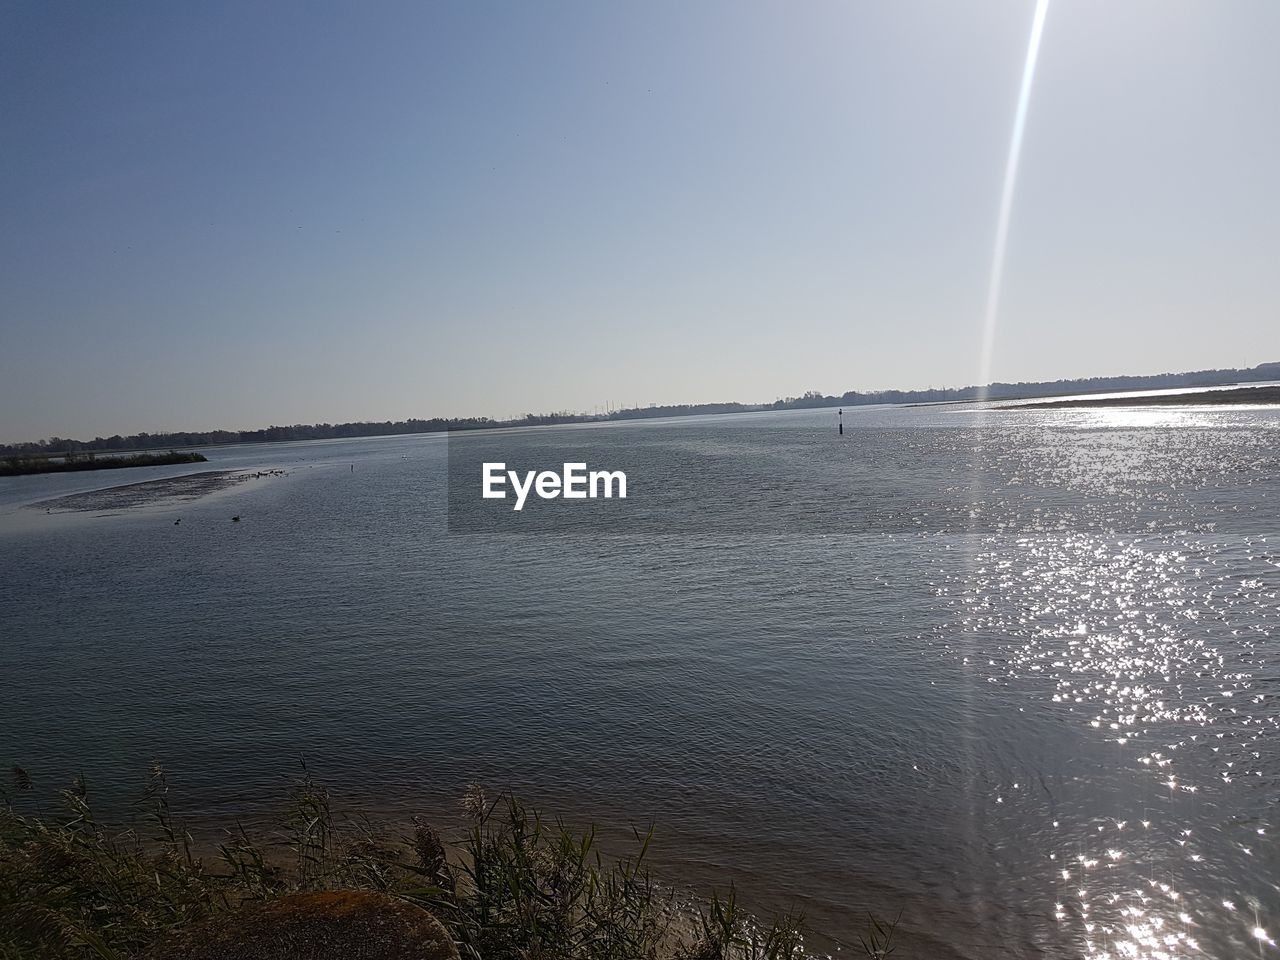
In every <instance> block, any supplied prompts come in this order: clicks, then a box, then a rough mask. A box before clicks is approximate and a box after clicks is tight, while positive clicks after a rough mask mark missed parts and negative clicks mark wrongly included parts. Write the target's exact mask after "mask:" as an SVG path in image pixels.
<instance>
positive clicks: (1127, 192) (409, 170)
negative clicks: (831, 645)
mask: <svg viewBox="0 0 1280 960" xmlns="http://www.w3.org/2000/svg"><path fill="white" fill-rule="evenodd" d="M1031 15H1032V3H1031V2H1029V0H1027V2H1021V0H1020V2H1012V0H1010V2H1000V0H983V2H974V3H958V2H954V0H938V2H933V3H924V2H910V0H908V2H903V0H892V2H890V0H884V2H875V3H873V2H854V0H845V2H839V3H821V2H809V3H804V4H791V3H782V2H777V3H768V4H762V3H752V2H723V3H721V2H698V3H688V2H684V0H681V2H654V0H645V2H643V3H631V4H625V5H624V4H621V3H616V4H615V3H588V2H578V3H562V2H548V3H510V4H499V3H462V2H458V3H449V4H431V3H424V2H414V3H406V4H395V3H374V4H365V3H350V4H331V3H306V4H302V3H298V4H293V3H287V2H271V3H244V4H238V3H203V4H195V3H168V2H166V3H94V2H88V0H84V2H80V3H58V2H48V0H40V2H31V3H24V2H13V0H11V2H8V3H5V4H4V5H3V6H0V124H2V127H0V144H2V146H0V223H3V229H2V230H0V311H2V313H0V338H2V339H0V440H20V439H35V438H39V437H43V436H49V435H51V434H58V435H61V436H76V437H83V436H91V435H93V434H98V433H106V434H110V433H115V432H123V433H128V432H133V431H136V430H140V429H149V430H159V429H179V428H205V427H217V426H222V427H230V428H249V427H257V426H263V425H266V424H268V423H292V422H312V421H320V420H330V421H335V420H353V419H366V418H369V419H373V418H376V419H384V418H396V419H399V418H403V417H407V416H432V415H493V416H506V415H510V414H516V413H523V412H526V411H535V410H549V409H576V410H581V409H590V408H592V407H594V406H596V405H597V404H603V403H604V402H606V401H612V402H614V403H625V404H630V403H634V402H641V403H649V402H673V401H691V402H698V401H712V400H721V399H739V400H748V401H749V400H772V399H774V398H776V397H778V396H780V395H785V394H797V393H800V392H802V391H804V390H806V389H819V390H822V391H823V392H843V391H845V390H848V389H873V388H881V387H925V386H930V385H935V386H943V385H960V384H965V383H969V382H972V381H973V380H974V379H975V377H976V376H977V371H978V369H979V366H980V357H979V355H978V354H979V352H980V340H981V331H982V319H983V318H982V314H983V302H984V297H985V293H986V282H987V273H988V269H989V260H990V256H991V246H992V239H993V235H994V232H995V219H996V211H997V205H998V203H999V195H1000V188H1001V179H1002V176H1003V170H1004V160H1005V152H1006V150H1007V149H1008V141H1009V131H1010V126H1011V124H1012V119H1013V110H1014V105H1015V101H1016V97H1017V88H1018V82H1019V79H1020V73H1021V69H1022V62H1023V57H1024V55H1025V47H1026V41H1027V35H1028V30H1029V26H1030V23H1031ZM1277 38H1280V3H1275V2H1274V0H1252V2H1249V0H1237V2H1231V3H1224V2H1221V0H1204V2H1197V3H1192V2H1175V0H1150V2H1123V3H1116V2H1114V0H1096V2H1089V0H1069V2H1068V0H1058V2H1056V3H1054V5H1053V6H1051V8H1050V11H1049V16H1048V22H1047V26H1046V29H1045V34H1044V45H1043V49H1042V52H1041V57H1040V68H1039V73H1038V75H1037V77H1036V84H1035V88H1034V92H1033V94H1032V97H1031V108H1030V117H1029V122H1028V126H1027V132H1026V142H1025V148H1024V153H1023V157H1022V168H1021V176H1020V179H1019V181H1018V190H1017V195H1016V198H1015V202H1014V209H1013V219H1012V223H1011V227H1010V235H1009V260H1008V265H1007V268H1006V273H1005V293H1004V298H1003V303H1002V315H1001V318H1000V324H999V328H998V331H997V335H996V341H995V353H994V357H993V376H994V377H995V378H997V379H1015V380H1016V379H1044V378H1056V377H1072V376H1080V375H1092V374H1117V373H1143V372H1158V371H1163V370H1171V369H1194V368H1203V367H1213V366H1240V365H1243V364H1246V363H1248V364H1254V363H1259V362H1262V361H1271V360H1280V188H1278V187H1277V176H1278V175H1280V174H1278V173H1277V171H1280V107H1278V106H1277V104H1278V103H1280V56H1277V53H1276V51H1277Z"/></svg>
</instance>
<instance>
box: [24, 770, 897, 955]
mask: <svg viewBox="0 0 1280 960" xmlns="http://www.w3.org/2000/svg"><path fill="white" fill-rule="evenodd" d="M16 773H17V774H18V775H19V786H20V787H23V786H29V782H27V781H25V774H22V773H21V771H16ZM289 799H290V803H289V807H288V810H287V812H286V813H285V814H284V815H283V817H282V818H281V820H280V822H279V823H278V824H277V825H276V828H275V829H274V831H273V832H272V834H271V836H270V837H269V838H267V839H260V838H256V837H251V836H250V834H249V833H248V832H247V831H246V830H245V829H244V828H243V827H237V829H235V830H234V831H232V832H230V833H228V835H227V836H226V838H225V839H224V841H223V842H222V843H221V844H220V845H219V847H218V853H217V856H216V857H213V858H212V860H211V862H206V861H205V860H204V859H203V858H202V857H200V856H198V855H197V854H196V852H195V846H194V844H193V842H192V839H191V836H190V835H189V834H188V833H187V832H186V831H185V830H184V829H183V828H182V827H181V826H180V825H179V824H178V823H177V822H176V821H175V819H174V817H173V816H172V814H171V812H170V809H169V800H168V785H167V783H166V781H165V777H164V773H163V771H161V770H160V769H159V768H156V769H155V770H154V771H153V773H152V776H151V779H150V781H149V783H148V786H147V789H146V793H145V797H144V802H143V810H144V823H145V829H141V830H126V831H116V830H111V829H109V828H107V827H106V826H104V825H103V824H101V823H100V822H99V821H98V820H96V819H95V818H94V815H93V812H92V809H91V807H90V804H89V799H88V792H87V789H86V788H85V785H84V784H83V783H77V784H76V785H75V786H74V787H73V788H72V789H71V790H69V791H67V792H66V793H65V794H64V795H63V798H62V801H63V805H64V808H65V813H64V815H63V816H61V817H59V818H56V819H48V818H37V817H29V816H21V815H19V814H18V813H16V812H15V811H14V809H13V808H12V806H10V805H8V804H6V806H5V807H4V808H3V809H0V958H2V960H33V958H36V957H40V958H46V957H67V958H89V957H95V958H99V960H124V958H129V957H136V956H138V955H140V954H141V953H142V952H143V951H145V950H146V949H147V948H148V947H149V946H150V945H151V944H153V943H155V942H156V941H157V940H158V939H160V938H162V937H163V936H164V935H165V934H166V933H168V932H170V931H173V930H176V929H179V928H181V927H183V926H185V925H187V924H190V923H192V922H194V921H197V920H200V919H203V918H205V917H208V916H210V915H214V914H217V913H221V912H224V911H228V910H232V909H234V908H236V907H237V906H239V905H240V904H242V903H246V902H251V901H263V900H270V899H273V898H275V897H280V896H283V895H286V894H290V893H297V892H304V891H308V892H309V891H318V890H335V889H342V890H351V889H356V890H374V891H379V892H384V893H388V894H392V895H395V896H399V897H402V898H404V899H406V900H409V901H411V902H414V903H418V904H420V905H422V906H423V907H426V908H427V909H429V910H430V911H431V912H432V913H434V914H435V915H436V916H437V917H438V918H439V919H440V920H441V922H443V923H444V924H445V926H446V927H447V928H448V930H449V931H450V933H451V934H452V936H453V938H454V940H455V942H456V943H457V944H458V948H459V950H460V952H461V953H462V956H463V958H464V960H508V958H510V960H731V958H732V960H799V958H801V957H804V956H806V955H807V954H806V952H805V948H804V932H803V921H802V918H800V917H798V916H793V915H785V916H782V917H779V918H776V919H774V920H772V921H770V922H768V923H758V922H756V921H754V920H753V919H752V918H750V917H748V916H747V915H746V914H745V913H744V912H743V911H742V910H740V909H739V907H738V904H737V902H736V899H735V897H734V895H733V892H732V890H731V891H730V892H729V894H728V896H727V897H724V898H721V897H719V896H714V895H713V896H712V897H711V898H710V899H709V900H707V901H705V902H701V903H692V904H691V903H685V902H680V901H678V900H677V898H676V895H675V893H674V892H673V891H671V890H670V889H666V888H662V887H660V886H659V885H658V884H656V883H655V882H654V881H653V879H652V878H651V877H650V875H649V872H648V869H647V867H646V857H647V854H648V851H649V845H650V839H651V835H637V837H636V842H637V846H636V850H635V852H634V854H633V855H632V856H630V857H628V858H624V859H621V860H609V859H606V858H605V857H604V856H603V855H602V854H601V852H600V851H599V850H598V849H597V846H596V842H595V835H594V832H593V831H587V832H585V833H575V832H573V831H571V830H569V829H567V828H566V827H565V826H563V825H562V824H560V823H558V822H556V823H548V822H547V821H545V820H543V819H542V818H541V817H540V816H539V815H538V814H537V813H536V812H534V811H532V810H530V809H528V808H527V807H526V806H524V805H523V804H522V803H521V802H520V801H519V800H517V799H515V798H514V797H510V796H505V795H504V796H500V797H498V798H496V799H494V800H491V801H490V800H487V799H486V798H485V797H484V795H483V794H482V793H481V792H480V791H479V790H478V789H476V788H473V790H472V791H471V792H470V793H469V794H468V795H467V797H466V798H465V800H464V806H465V808H466V810H467V818H468V823H469V826H468V828H467V831H466V835H465V836H464V837H463V838H462V839H461V840H460V841H459V842H457V844H456V845H451V846H450V847H449V848H446V845H445V843H444V841H443V840H442V839H441V837H440V836H439V834H438V833H437V832H436V831H435V830H434V829H433V828H432V827H431V826H430V825H429V824H427V823H426V822H425V821H422V820H420V819H416V820H415V821H414V827H413V831H412V833H411V835H409V836H403V837H396V838H389V837H388V836H387V835H386V832H385V830H383V829H382V828H380V827H379V826H378V825H376V824H374V823H372V822H371V821H369V820H368V819H366V818H361V817H356V818H340V817H337V816H335V814H334V812H333V810H332V809H331V807H330V802H329V797H328V794H327V793H326V791H325V790H324V789H323V788H322V787H320V786H319V785H317V784H316V783H314V782H313V781H312V780H311V779H310V778H309V777H307V778H304V779H303V780H302V781H301V782H299V783H298V784H297V785H296V786H295V787H294V789H293V790H292V791H291V794H290V798H289ZM892 938H893V927H892V925H889V926H885V925H881V924H879V923H877V922H876V921H870V923H869V926H868V931H867V936H866V937H865V938H864V939H863V941H862V944H861V948H862V951H863V953H864V954H865V955H866V956H868V957H872V958H876V960H881V958H885V957H888V956H889V955H890V954H891V953H892V952H893V945H892Z"/></svg>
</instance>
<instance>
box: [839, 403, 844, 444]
mask: <svg viewBox="0 0 1280 960" xmlns="http://www.w3.org/2000/svg"><path fill="white" fill-rule="evenodd" d="M839 413H840V436H842V437H843V436H844V407H841V408H840V411H839Z"/></svg>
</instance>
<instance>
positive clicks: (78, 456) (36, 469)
mask: <svg viewBox="0 0 1280 960" xmlns="http://www.w3.org/2000/svg"><path fill="white" fill-rule="evenodd" d="M206 462H208V461H207V458H206V457H205V456H204V455H203V454H200V453H178V452H177V451H176V450H170V451H169V452H168V453H135V454H131V455H130V456H127V457H99V456H96V455H94V454H92V453H68V454H66V455H64V456H60V457H57V456H16V457H12V456H11V457H5V458H4V459H3V460H0V477H17V476H22V475H24V474H28V473H70V472H72V471H75V470H116V469H119V468H121V467H164V466H169V465H171V464H175V463H206Z"/></svg>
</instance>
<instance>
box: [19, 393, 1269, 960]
mask: <svg viewBox="0 0 1280 960" xmlns="http://www.w3.org/2000/svg"><path fill="white" fill-rule="evenodd" d="M832 414H833V412H832V411H829V410H822V411H802V412H792V413H778V414H774V413H770V414H760V415H744V416H737V417H720V418H688V419H682V420H675V421H664V422H653V423H641V424H632V425H611V426H608V427H605V428H598V427H596V428H580V427H577V428H574V427H571V428H560V429H558V430H532V431H523V432H513V433H512V434H511V435H510V440H509V442H510V443H512V444H515V445H517V449H518V448H519V445H521V444H527V445H528V448H529V449H530V450H534V449H536V448H537V447H538V445H539V444H543V445H545V444H546V443H548V442H549V440H553V441H555V442H562V441H563V442H573V443H579V444H581V443H588V444H589V445H590V446H591V448H592V449H593V450H594V451H595V453H596V457H595V459H596V460H597V461H599V462H600V463H601V465H607V460H608V458H609V453H610V450H611V449H612V450H615V451H617V452H618V455H619V456H622V451H623V450H624V449H625V450H627V451H629V455H632V456H634V455H635V452H636V451H637V450H639V451H645V450H656V449H659V448H661V449H663V450H666V451H668V452H669V451H671V450H678V451H680V452H681V455H683V456H687V458H689V462H692V463H696V464H698V469H697V471H696V476H695V477H693V478H689V477H686V478H678V477H677V478H672V480H671V482H673V483H678V482H686V483H689V484H690V489H691V490H692V491H693V492H694V493H695V494H696V495H695V496H692V497H690V498H689V499H688V500H687V501H686V502H687V504H688V506H687V510H688V516H687V517H672V516H670V515H669V513H668V515H666V516H664V518H663V519H664V523H663V525H662V528H661V529H658V530H655V531H654V532H649V533H645V532H643V531H641V532H638V533H634V534H631V535H627V536H607V535H606V536H602V535H600V534H599V532H598V531H596V532H595V533H593V534H592V535H585V534H584V535H581V536H573V535H554V536H552V535H548V536H501V535H498V536H488V535H467V534H459V533H457V532H454V533H450V532H449V527H448V525H447V523H446V520H447V517H446V512H447V505H448V504H447V499H446V491H445V486H446V484H445V477H446V466H447V464H446V457H447V455H448V445H449V442H453V443H459V442H465V438H462V440H461V441H460V440H459V439H457V438H455V439H454V440H453V441H446V440H445V439H444V438H443V437H432V436H421V437H401V438H388V439H377V440H359V441H344V442H334V443H302V444H287V445H284V444H282V445H272V446H261V445H259V446H240V447H227V448H215V449H212V450H209V451H207V453H208V456H209V458H210V461H211V462H210V463H209V464H207V465H202V466H203V468H204V469H209V468H217V469H231V470H236V471H245V470H251V471H258V470H262V469H267V468H276V469H280V470H283V471H284V475H283V476H268V477H259V478H254V479H250V480H247V481H244V482H241V483H237V484H234V485H232V486H230V487H228V488H227V489H225V490H221V491H217V492H213V493H209V494H207V495H204V496H201V497H198V498H194V499H177V498H174V497H171V496H166V497H159V498H156V499H154V501H150V502H148V501H146V500H145V499H144V500H143V502H137V501H136V499H135V502H133V503H131V504H128V503H125V502H118V501H112V500H110V499H108V500H101V499H97V500H95V499H92V498H90V499H81V500H78V501H77V500H75V499H71V500H62V501H59V502H57V503H53V504H49V503H46V501H49V500H50V499H51V498H55V497H62V496H66V495H68V494H78V493H83V492H85V491H90V490H94V489H98V488H104V487H109V486H112V485H113V484H120V483H125V482H130V483H132V482H136V481H141V480H148V479H154V478H158V477H169V476H175V475H180V474H184V473H191V472H193V469H194V468H189V467H188V468H181V467H180V468H148V469H145V470H131V471H128V472H127V476H123V475H122V474H120V473H115V472H100V473H92V474H73V475H62V476H50V477H28V478H15V479H7V480H0V614H2V616H0V631H2V633H0V678H3V679H2V681H0V682H2V683H3V691H2V692H3V696H2V697H0V760H3V761H5V762H8V763H20V764H21V765H22V766H24V767H25V768H26V769H27V770H28V771H29V772H30V773H31V774H32V775H33V777H34V778H35V780H36V782H37V785H38V786H39V787H41V788H44V789H46V790H52V789H54V788H55V787H57V786H60V785H61V784H63V783H64V782H66V781H67V780H69V779H70V778H71V777H72V776H73V775H74V774H75V773H76V772H81V771H82V772H83V773H84V774H85V775H86V776H87V778H88V779H89V781H90V783H91V786H92V789H93V791H94V793H96V795H97V796H98V798H99V800H100V801H101V803H102V804H103V805H105V806H106V807H107V808H108V809H114V810H117V811H125V810H127V806H126V804H127V802H128V800H130V799H132V798H134V797H136V796H137V794H138V790H139V786H140V784H141V782H142V780H143V778H144V776H145V774H146V771H147V768H148V766H149V764H150V762H151V761H152V760H153V759H158V760H160V761H162V762H163V763H164V764H165V766H166V767H167V768H168V770H169V773H170V776H171V779H172V780H173V781H174V782H175V784H176V785H177V787H178V792H179V796H180V797H182V798H184V803H185V809H186V811H187V812H188V813H190V814H191V815H193V816H204V817H211V818H217V817H229V816H232V815H241V814H245V813H246V812H252V811H253V810H256V809H258V810H260V809H262V808H263V806H264V805H266V804H269V803H270V802H271V801H272V799H273V798H274V797H277V796H278V795H279V794H280V791H281V788H282V786H283V784H284V783H285V781H286V779H287V777H288V776H289V775H290V772H291V771H292V770H293V769H295V767H294V766H293V764H294V763H295V761H297V760H305V761H306V763H307V764H308V766H309V767H310V769H311V770H312V771H313V772H314V773H316V774H317V775H318V776H320V777H321V778H322V779H323V780H324V781H326V782H327V783H328V784H329V785H330V786H331V787H332V788H333V789H334V790H335V792H336V793H337V794H338V795H339V797H341V798H342V799H343V800H346V801H350V803H351V804H352V805H365V806H375V807H377V808H379V809H386V810H401V809H402V810H405V811H407V810H409V809H411V808H412V807H414V806H415V805H425V806H427V807H433V806H442V805H444V804H447V803H451V802H452V800H453V798H455V797H456V796H457V794H458V793H459V792H460V791H461V789H462V788H463V787H464V785H465V784H466V783H468V782H470V781H473V780H474V781H479V782H482V783H486V784H489V785H491V786H494V787H502V786H511V787H514V788H515V789H517V790H519V791H521V792H523V793H525V794H527V795H530V796H531V797H533V798H535V799H536V800H537V801H538V802H539V803H540V804H541V805H543V806H545V807H547V808H550V809H553V810H556V811H560V812H562V813H564V814H566V815H568V816H570V817H573V818H581V819H587V818H590V819H594V820H598V821H601V822H604V823H607V824H613V825H619V826H620V825H626V824H631V823H636V824H641V825H643V824H646V823H648V822H650V821H652V822H654V823H656V824H658V825H659V831H658V838H659V844H660V847H659V849H660V850H663V849H665V853H664V854H663V855H662V858H661V861H660V862H661V864H662V868H663V870H665V871H667V872H668V873H669V874H670V875H671V876H672V877H673V878H675V879H688V880H691V881H696V882H698V883H703V882H706V881H715V882H718V883H720V884H723V883H725V882H727V881H728V880H730V879H732V880H734V881H736V882H737V883H738V884H739V885H740V887H741V888H742V889H744V890H745V891H748V893H749V894H750V895H751V896H752V897H753V898H754V899H755V900H756V902H759V903H762V904H764V903H766V902H767V903H768V904H770V905H774V904H786V903H797V904H799V905H801V906H803V907H804V908H805V909H806V910H807V912H808V913H809V915H810V917H811V918H812V920H813V922H814V924H815V925H816V926H819V927H822V928H825V929H827V930H828V931H830V932H831V933H832V934H834V935H835V936H837V937H844V938H846V939H847V938H850V937H856V933H857V931H858V929H859V926H860V922H861V921H860V919H859V918H860V917H862V916H863V915H864V913H865V911H866V910H868V909H871V910H874V911H877V912H879V913H881V914H888V915H890V916H892V915H893V914H894V913H896V912H897V911H898V909H900V908H901V909H902V910H903V925H904V927H906V928H907V929H908V931H909V932H910V933H911V940H910V942H909V944H908V946H909V947H910V950H909V951H907V952H905V953H904V955H905V956H908V957H912V956H914V957H948V956H958V957H963V958H972V960H979V958H990V957H1028V958H1031V957H1045V958H1080V957H1138V958H1160V957H1206V956H1207V957H1215V958H1217V957H1221V958H1234V957H1277V956H1280V951H1278V950H1277V948H1276V946H1275V943H1274V942H1273V938H1275V937H1276V936H1277V934H1280V888H1278V886H1277V884H1278V882H1280V857H1278V856H1277V848H1276V845H1275V835H1276V833H1277V831H1280V824H1277V823H1276V822H1275V821H1276V818H1277V802H1278V801H1280V791H1278V787H1280V651H1277V650H1276V648H1275V645H1274V641H1273V637H1274V635H1275V633H1276V630H1277V626H1280V510H1278V507H1280V499H1278V498H1280V411H1276V410H1274V409H1273V410H1265V409H1243V408H1225V409H1205V408H1194V409H1191V408H1183V409H1179V408H1160V409H1156V408H1152V409H1124V410H1116V411H1103V410H1077V411H1070V412H1064V411H1058V412H1053V411H1034V412H1032V411H1023V412H1018V413H1014V412H1005V413H988V414H981V413H977V412H975V411H972V410H969V409H965V408H918V409H866V408H862V409H855V410H852V411H846V413H845V418H844V419H845V425H846V426H845V429H846V435H845V437H844V438H843V440H842V441H841V440H839V438H837V437H836V436H835V432H834V417H833V415H832ZM566 438H567V439H566ZM593 465H594V464H593ZM353 466H354V469H352V467H353ZM735 478H736V479H735ZM649 479H650V480H652V478H649ZM642 489H643V484H642ZM633 503H634V501H633V502H629V503H628V508H630V507H631V506H632V505H633ZM46 508H48V509H49V510H50V511H51V512H46ZM717 511H718V512H717ZM232 515H240V516H241V517H242V518H243V519H242V521H241V522H240V523H231V522H230V519H229V518H230V517H231V516H232ZM709 515H712V516H718V517H723V518H736V520H735V522H727V521H726V522H725V523H723V524H721V525H720V526H716V525H715V524H708V523H706V522H705V519H706V517H707V516H709ZM177 518H181V520H182V522H181V524H180V525H175V524H174V520H175V519H177Z"/></svg>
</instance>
